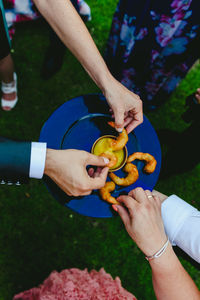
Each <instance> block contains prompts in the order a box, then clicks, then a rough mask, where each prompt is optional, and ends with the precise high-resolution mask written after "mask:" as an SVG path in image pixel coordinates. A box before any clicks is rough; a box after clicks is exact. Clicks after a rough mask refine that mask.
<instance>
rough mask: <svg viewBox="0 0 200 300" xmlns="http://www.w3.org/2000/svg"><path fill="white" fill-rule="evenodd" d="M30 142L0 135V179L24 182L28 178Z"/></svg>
mask: <svg viewBox="0 0 200 300" xmlns="http://www.w3.org/2000/svg"><path fill="white" fill-rule="evenodd" d="M30 156H31V142H18V141H11V140H8V139H5V138H2V137H0V179H1V180H5V181H11V182H13V183H15V182H18V181H20V182H25V181H27V180H28V178H29V169H30Z"/></svg>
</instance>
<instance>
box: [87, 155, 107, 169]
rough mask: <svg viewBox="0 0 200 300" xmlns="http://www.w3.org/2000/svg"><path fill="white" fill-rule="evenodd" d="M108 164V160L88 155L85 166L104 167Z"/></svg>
mask: <svg viewBox="0 0 200 300" xmlns="http://www.w3.org/2000/svg"><path fill="white" fill-rule="evenodd" d="M108 163H109V159H108V158H106V157H103V156H97V155H94V154H90V153H88V157H87V164H88V165H92V166H102V167H104V166H106V165H107V164H108Z"/></svg>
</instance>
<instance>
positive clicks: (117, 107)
mask: <svg viewBox="0 0 200 300" xmlns="http://www.w3.org/2000/svg"><path fill="white" fill-rule="evenodd" d="M103 93H104V96H105V97H106V99H107V102H108V105H109V106H110V108H111V110H112V112H113V115H114V118H115V124H116V130H117V131H122V129H123V128H124V127H126V130H127V132H128V133H130V132H131V131H132V130H133V129H135V128H136V127H137V126H138V125H139V124H141V123H142V122H143V111H142V101H141V99H140V97H139V96H138V95H136V94H134V93H132V92H131V91H129V90H128V89H127V88H126V87H125V86H123V85H122V84H121V83H120V82H118V81H117V80H115V79H114V78H112V80H110V81H108V84H107V86H106V88H105V89H104V91H103Z"/></svg>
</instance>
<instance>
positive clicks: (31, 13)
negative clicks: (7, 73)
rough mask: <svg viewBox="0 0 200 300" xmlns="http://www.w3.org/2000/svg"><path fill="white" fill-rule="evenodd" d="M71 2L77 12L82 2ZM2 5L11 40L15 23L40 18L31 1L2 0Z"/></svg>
mask: <svg viewBox="0 0 200 300" xmlns="http://www.w3.org/2000/svg"><path fill="white" fill-rule="evenodd" d="M0 1H2V0H0ZM71 2H72V4H73V5H74V7H75V8H76V10H77V11H78V10H79V8H80V7H81V3H82V0H71ZM4 5H5V14H6V21H7V24H8V28H9V35H10V38H11V39H12V37H13V35H14V33H15V24H16V23H20V22H25V21H32V20H35V19H38V18H39V17H41V15H40V13H39V11H38V10H37V8H36V6H35V5H34V4H33V1H32V0H4Z"/></svg>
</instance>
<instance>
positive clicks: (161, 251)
mask: <svg viewBox="0 0 200 300" xmlns="http://www.w3.org/2000/svg"><path fill="white" fill-rule="evenodd" d="M168 244H169V239H167V241H166V243H165V244H164V246H163V247H162V248H161V249H160V250H158V251H157V252H156V253H155V254H153V255H151V256H145V258H146V260H148V261H149V260H152V259H154V258H158V257H160V256H161V255H162V254H163V253H164V252H165V251H166V249H167V246H168Z"/></svg>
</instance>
